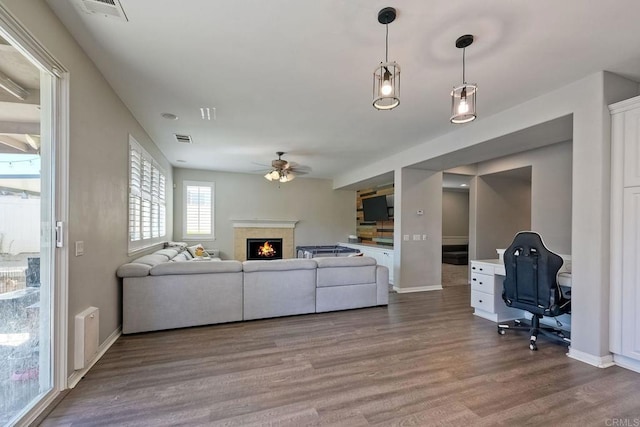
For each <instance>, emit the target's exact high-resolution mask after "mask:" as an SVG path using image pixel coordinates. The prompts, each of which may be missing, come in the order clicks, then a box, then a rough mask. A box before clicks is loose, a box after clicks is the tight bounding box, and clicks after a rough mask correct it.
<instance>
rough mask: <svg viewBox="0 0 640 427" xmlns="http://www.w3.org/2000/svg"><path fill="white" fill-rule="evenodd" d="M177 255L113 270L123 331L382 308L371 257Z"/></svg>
mask: <svg viewBox="0 0 640 427" xmlns="http://www.w3.org/2000/svg"><path fill="white" fill-rule="evenodd" d="M182 255H183V254H180V253H179V251H177V250H175V249H163V250H160V251H157V252H155V253H153V254H151V255H145V256H143V257H140V258H138V259H136V260H134V261H132V262H130V263H127V264H123V265H122V266H120V267H119V268H118V271H117V275H118V277H121V278H122V279H123V280H122V284H123V296H122V300H123V304H122V305H123V313H122V317H123V318H122V332H123V333H124V334H130V333H136V332H146V331H156V330H162V329H173V328H183V327H189V326H198V325H209V324H215V323H225V322H235V321H240V320H251V319H262V318H268V317H278V316H289V315H296V314H306V313H316V312H326V311H335V310H344V309H351V308H360V307H372V306H378V305H387V303H388V287H389V271H388V270H387V268H386V267H383V266H379V265H376V261H375V259H373V258H368V257H345V258H315V259H286V260H274V261H245V262H244V263H241V262H239V261H220V260H219V258H215V257H213V258H212V259H211V260H207V261H195V260H189V257H188V256H187V257H184V256H182ZM177 259H180V261H176V260H177Z"/></svg>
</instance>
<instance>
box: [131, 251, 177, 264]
mask: <svg viewBox="0 0 640 427" xmlns="http://www.w3.org/2000/svg"><path fill="white" fill-rule="evenodd" d="M167 261H169V257H168V256H166V255H156V254H150V255H145V256H141V257H140V258H138V259H136V260H134V261H133V263H136V264H145V265H148V266H149V267H153V266H154V265H158V264H161V263H163V262H167Z"/></svg>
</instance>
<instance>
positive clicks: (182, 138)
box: [175, 133, 193, 144]
mask: <svg viewBox="0 0 640 427" xmlns="http://www.w3.org/2000/svg"><path fill="white" fill-rule="evenodd" d="M175 136H176V141H178V142H181V143H183V144H193V140H192V139H191V135H180V134H177V133H176V134H175Z"/></svg>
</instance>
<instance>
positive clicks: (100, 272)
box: [3, 0, 173, 376]
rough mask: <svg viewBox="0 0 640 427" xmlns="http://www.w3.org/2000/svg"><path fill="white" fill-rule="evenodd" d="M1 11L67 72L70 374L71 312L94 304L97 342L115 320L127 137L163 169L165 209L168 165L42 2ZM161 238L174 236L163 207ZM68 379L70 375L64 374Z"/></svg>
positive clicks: (10, 0) (16, 3)
mask: <svg viewBox="0 0 640 427" xmlns="http://www.w3.org/2000/svg"><path fill="white" fill-rule="evenodd" d="M3 3H4V4H5V6H6V7H7V9H8V10H9V11H10V12H11V13H12V14H13V15H14V16H15V17H16V18H17V19H18V20H19V21H20V22H21V23H22V24H23V25H24V26H26V27H27V29H28V30H29V31H30V32H31V34H32V35H33V36H34V37H35V38H36V39H37V40H38V41H39V42H40V43H41V44H42V45H43V46H44V47H45V48H46V49H47V50H48V51H49V52H50V53H51V54H52V55H53V56H54V57H55V58H56V59H57V60H58V61H60V63H62V64H63V65H64V66H65V67H66V69H67V70H68V71H69V77H68V78H69V117H70V123H69V132H68V134H69V162H68V165H69V194H68V200H69V221H68V240H69V242H68V243H67V244H68V245H72V244H73V242H75V241H84V248H85V253H84V255H83V256H81V257H75V256H73V255H72V253H71V251H70V253H69V267H68V275H69V285H68V286H69V287H68V295H69V300H68V314H69V318H68V332H67V337H68V349H67V355H68V359H67V361H68V363H67V366H68V368H67V369H68V371H67V374H70V373H71V372H73V363H74V361H73V357H72V355H73V353H74V352H73V349H74V321H73V319H74V316H75V315H76V314H77V313H79V312H80V311H82V310H84V309H85V308H87V307H89V306H95V307H98V308H99V309H100V336H99V341H100V344H102V343H103V342H104V341H105V340H106V339H107V338H109V337H110V336H111V335H112V334H113V333H114V332H116V331H117V330H118V328H119V326H120V324H121V318H122V304H121V301H122V290H121V285H120V283H119V281H118V279H117V278H116V275H115V272H116V269H117V268H118V266H119V265H121V264H123V263H125V262H128V261H129V260H130V259H131V257H129V256H128V255H127V240H128V236H127V227H128V208H127V204H128V144H129V138H128V136H129V134H131V135H133V137H134V138H135V139H136V140H137V141H138V142H139V143H140V144H141V145H142V146H143V147H144V148H145V149H146V150H147V151H148V152H149V153H150V154H151V155H152V156H153V157H154V158H155V159H156V160H157V161H158V163H159V164H160V166H161V167H162V168H164V169H165V172H166V175H167V176H166V178H167V206H168V207H170V206H172V204H173V196H172V191H171V188H172V178H171V177H172V169H171V165H170V164H169V162H168V161H167V160H166V159H165V157H164V156H163V155H162V153H161V152H160V151H159V150H158V149H157V147H156V146H155V144H154V143H153V141H152V140H151V138H150V137H149V136H148V135H147V133H146V132H145V130H144V129H143V128H142V127H141V126H140V125H139V123H138V122H137V121H136V119H135V118H134V117H133V116H132V114H131V112H130V111H129V110H128V108H127V107H126V105H124V104H123V103H122V101H121V100H120V98H118V96H117V95H116V94H115V92H114V91H113V90H112V89H111V87H110V86H109V84H108V83H107V81H106V80H105V79H104V77H103V76H102V74H101V73H100V72H99V71H98V69H97V68H96V67H95V65H94V64H93V62H92V61H91V60H90V59H89V57H88V56H87V55H86V54H85V53H84V52H83V51H82V50H81V48H80V47H79V46H78V44H77V43H76V42H75V40H73V38H72V37H71V35H70V34H69V33H68V32H67V30H66V29H65V28H64V27H63V25H62V24H61V23H60V21H59V20H58V18H57V17H56V16H55V15H54V14H53V12H52V11H51V9H49V7H48V6H47V5H46V4H45V3H44V1H24V0H6V1H3ZM167 211H168V212H167V238H168V239H171V238H172V224H173V221H172V218H171V209H170V208H169V209H167ZM67 376H68V375H67Z"/></svg>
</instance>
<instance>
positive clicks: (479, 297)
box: [471, 290, 494, 313]
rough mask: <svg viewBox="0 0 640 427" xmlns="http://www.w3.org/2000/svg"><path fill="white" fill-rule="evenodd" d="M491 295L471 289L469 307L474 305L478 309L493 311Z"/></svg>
mask: <svg viewBox="0 0 640 427" xmlns="http://www.w3.org/2000/svg"><path fill="white" fill-rule="evenodd" d="M493 299H494V298H493V295H491V294H487V293H485V292H479V291H474V290H472V291H471V307H475V308H477V309H479V310H483V311H487V312H489V313H493V312H494V310H493V308H494V303H493V302H494V301H493Z"/></svg>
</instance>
